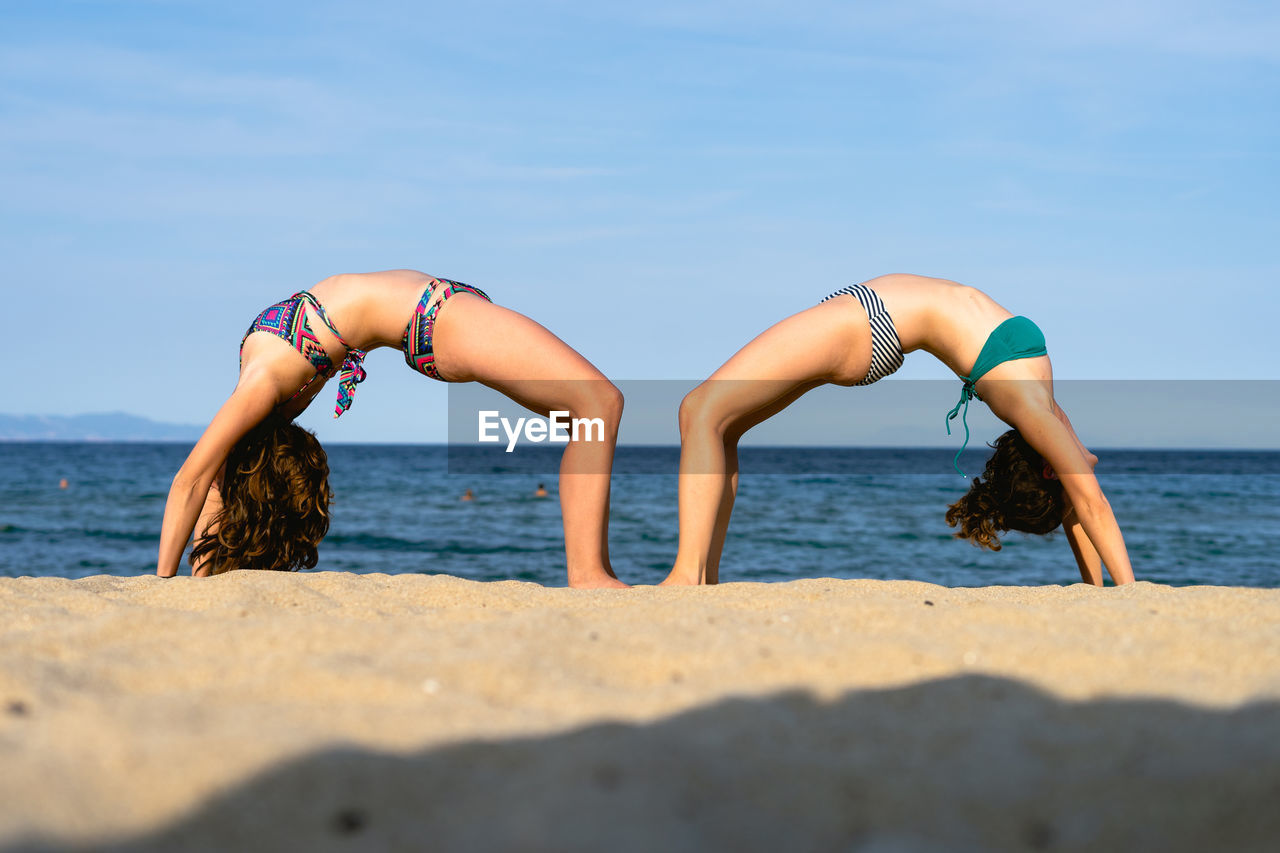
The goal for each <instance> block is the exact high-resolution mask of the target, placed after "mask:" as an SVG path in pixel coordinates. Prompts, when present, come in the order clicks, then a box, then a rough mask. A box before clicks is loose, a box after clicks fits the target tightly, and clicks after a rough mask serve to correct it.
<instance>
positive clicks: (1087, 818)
mask: <svg viewBox="0 0 1280 853" xmlns="http://www.w3.org/2000/svg"><path fill="white" fill-rule="evenodd" d="M1277 842H1280V705H1278V704H1277V703H1273V702H1268V703H1256V704H1252V705H1249V706H1245V707H1242V708H1237V709H1233V710H1228V711H1217V710H1212V709H1204V708H1196V707H1191V706H1187V705H1183V704H1179V703H1176V702H1170V701H1163V700H1161V701H1145V700H1134V699H1124V700H1109V699H1104V700H1096V701H1088V702H1082V703H1072V702H1065V701H1062V700H1060V699H1057V698H1055V697H1053V696H1050V695H1048V694H1046V693H1044V692H1042V691H1040V690H1037V689H1034V688H1031V687H1028V686H1027V685H1025V684H1022V683H1019V682H1016V681H1010V680H1007V679H1003V678H994V677H987V676H978V675H970V676H962V677H955V678H948V679H944V680H939V681H934V682H926V683H920V684H915V685H911V686H907V687H901V688H895V689H885V690H874V691H858V692H852V693H848V694H846V695H844V696H843V697H841V698H839V699H837V700H835V701H832V702H819V701H816V700H815V699H814V698H812V697H811V696H808V695H806V694H801V693H785V694H781V695H773V696H766V697H760V698H748V699H733V700H727V701H722V702H719V703H717V704H715V705H711V706H707V707H702V708H697V709H695V710H692V711H689V712H686V713H683V714H680V715H678V716H674V717H669V718H666V719H663V720H660V721H658V722H654V723H651V724H644V725H631V724H626V725H623V724H602V725H593V726H589V727H586V728H583V729H580V730H576V731H570V732H566V733H562V734H557V735H553V736H547V737H536V738H522V739H508V740H498V741H491V742H484V741H474V742H467V743H461V744H456V745H451V746H446V747H442V748H435V749H429V750H425V751H422V752H419V753H415V754H408V755H388V754H378V753H372V752H369V751H366V750H359V749H334V750H329V751H324V752H320V753H317V754H313V755H309V756H307V757H305V758H302V759H299V760H295V761H292V762H289V763H285V764H282V765H279V766H277V767H275V768H273V769H272V770H270V771H269V772H266V773H263V774H261V775H259V776H257V777H255V778H250V779H246V780H245V781H244V782H242V783H241V784H239V785H238V786H236V787H235V788H234V789H233V790H230V791H229V792H228V793H226V794H225V795H223V796H221V797H218V798H216V799H213V800H211V801H209V802H208V803H206V804H205V805H204V806H203V807H202V808H201V809H200V810H198V811H197V812H195V813H193V814H190V815H188V816H186V817H185V818H183V819H182V820H180V821H178V822H177V823H175V824H173V825H171V826H168V827H166V828H163V829H161V830H159V831H158V832H156V833H155V834H152V835H148V836H145V837H140V838H136V839H132V840H129V841H127V842H124V843H122V844H120V845H118V847H115V848H112V849H121V850H166V851H167V850H186V849H201V850H245V849H295V850H306V851H323V850H354V849H373V850H376V849H430V850H477V851H480V850H485V851H487V850H547V851H552V850H556V851H558V850H610V851H630V850H636V851H676V850H690V851H693V850H697V851H704V850H733V851H737V850H771V851H772V850H788V851H790V850H865V851H914V850H1083V849H1086V848H1087V849H1091V850H1159V851H1170V850H1194V851H1204V850H1214V849H1218V850H1264V849H1268V850H1274V849H1277V848H1276V847H1275V846H1274V845H1275V844H1276V843H1277ZM22 846H23V848H24V849H41V848H40V847H39V846H38V845H31V844H26V845H22Z"/></svg>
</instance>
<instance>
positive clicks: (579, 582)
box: [569, 574, 631, 589]
mask: <svg viewBox="0 0 1280 853" xmlns="http://www.w3.org/2000/svg"><path fill="white" fill-rule="evenodd" d="M569 588H570V589H631V584H629V583H623V582H622V581H620V580H618V579H617V578H615V577H613V576H612V575H606V574H601V575H598V576H597V575H592V576H591V577H586V578H571V579H570V580H569Z"/></svg>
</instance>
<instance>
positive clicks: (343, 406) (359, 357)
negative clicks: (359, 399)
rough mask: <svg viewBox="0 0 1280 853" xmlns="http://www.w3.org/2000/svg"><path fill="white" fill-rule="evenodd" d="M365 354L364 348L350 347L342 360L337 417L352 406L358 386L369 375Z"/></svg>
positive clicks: (335, 412)
mask: <svg viewBox="0 0 1280 853" xmlns="http://www.w3.org/2000/svg"><path fill="white" fill-rule="evenodd" d="M365 355H366V353H365V351H364V350H362V349H349V350H347V357H346V358H345V359H343V360H342V376H341V377H340V378H339V379H338V404H337V405H336V406H334V407H333V416H334V417H335V418H336V417H338V416H339V415H341V414H342V413H343V412H345V411H346V410H347V409H349V408H351V401H352V399H353V398H354V397H355V393H356V386H357V385H359V384H360V383H361V382H363V381H364V380H365V379H367V378H368V376H369V374H368V373H367V372H365V369H364V357H365Z"/></svg>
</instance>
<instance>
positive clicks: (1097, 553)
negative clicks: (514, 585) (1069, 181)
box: [664, 275, 1133, 585]
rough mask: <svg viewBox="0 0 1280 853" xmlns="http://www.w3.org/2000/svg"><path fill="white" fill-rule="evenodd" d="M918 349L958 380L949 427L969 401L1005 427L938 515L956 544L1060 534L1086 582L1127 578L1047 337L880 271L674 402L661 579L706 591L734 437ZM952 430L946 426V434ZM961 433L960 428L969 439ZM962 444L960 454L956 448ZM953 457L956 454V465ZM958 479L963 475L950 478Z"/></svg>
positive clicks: (723, 524)
mask: <svg viewBox="0 0 1280 853" xmlns="http://www.w3.org/2000/svg"><path fill="white" fill-rule="evenodd" d="M917 349H922V350H924V351H926V352H928V353H930V354H931V355H933V356H934V357H935V358H937V359H938V360H939V361H941V362H942V363H943V364H945V365H946V366H947V367H949V368H951V369H952V370H953V371H955V372H956V374H957V375H958V376H960V377H961V378H962V379H963V380H964V387H963V389H962V392H961V397H960V402H959V403H958V404H957V405H956V407H955V408H954V409H952V410H951V413H950V414H949V415H948V416H947V420H948V423H949V422H950V420H951V419H953V418H955V417H957V416H958V415H959V416H961V417H962V418H963V415H962V414H961V409H962V407H963V409H964V412H966V413H967V411H968V405H969V400H970V399H971V398H972V397H975V396H978V397H979V399H981V400H982V401H983V402H985V403H986V404H987V405H988V406H989V407H990V408H991V411H992V412H994V413H995V414H996V416H997V417H999V418H1000V419H1001V420H1003V421H1005V422H1006V423H1008V424H1009V425H1010V426H1011V427H1013V429H1011V430H1009V431H1008V432H1006V433H1005V434H1004V435H1002V436H1000V438H999V439H997V440H996V443H995V445H994V447H995V453H993V454H992V456H991V459H990V460H989V461H988V462H987V465H986V469H985V470H984V471H983V475H982V477H981V478H975V479H974V480H973V485H972V487H971V488H970V490H969V492H968V494H966V495H965V496H964V497H963V498H961V499H960V500H959V501H957V502H956V503H954V504H952V506H951V507H950V509H949V510H948V511H947V516H946V518H947V522H948V524H951V525H952V526H953V527H954V526H957V525H958V526H959V527H960V531H959V532H958V533H957V534H956V536H957V537H959V538H963V539H968V540H970V541H971V542H973V543H974V544H975V545H980V546H984V547H988V548H991V549H992V550H997V551H998V550H999V549H1000V543H999V538H998V537H999V534H1000V533H1001V532H1004V531H1007V530H1020V531H1025V532H1028V533H1049V532H1050V531H1052V530H1054V529H1056V528H1057V527H1059V526H1061V527H1062V528H1063V530H1064V531H1065V532H1066V537H1067V541H1068V543H1069V544H1070V545H1071V550H1072V552H1073V553H1074V554H1075V558H1076V564H1077V566H1078V568H1079V569H1080V575H1081V577H1082V578H1083V579H1084V580H1085V582H1087V583H1092V584H1097V585H1101V584H1102V567H1103V565H1104V564H1105V566H1106V568H1107V570H1108V572H1109V573H1110V574H1111V577H1112V579H1113V580H1114V581H1115V582H1116V583H1117V584H1123V583H1129V582H1131V581H1132V580H1133V570H1132V568H1131V567H1130V565H1129V554H1128V552H1127V550H1126V549H1125V544H1124V537H1123V536H1122V535H1121V533H1120V526H1119V525H1118V524H1117V523H1116V519H1115V515H1114V514H1112V511H1111V506H1110V504H1109V503H1107V499H1106V497H1105V496H1104V495H1103V494H1102V489H1101V488H1100V487H1099V485H1098V480H1097V478H1096V477H1095V476H1094V474H1093V466H1094V465H1095V464H1096V463H1097V461H1098V459H1097V457H1096V456H1094V455H1093V454H1092V453H1090V452H1089V451H1088V450H1087V449H1085V447H1084V445H1083V444H1081V443H1080V439H1079V438H1077V437H1076V434H1075V430H1073V429H1072V428H1071V422H1070V421H1069V420H1068V419H1067V415H1066V413H1065V412H1063V411H1062V409H1061V408H1060V407H1059V406H1058V405H1057V403H1056V402H1055V401H1054V398H1053V370H1052V368H1051V366H1050V364H1049V357H1048V352H1047V350H1046V349H1045V346H1044V336H1043V335H1042V334H1041V333H1040V330H1039V328H1037V327H1036V325H1035V323H1033V322H1031V321H1030V320H1028V319H1027V318H1026V317H1014V316H1013V315H1012V314H1010V313H1009V312H1008V311H1006V310H1005V309H1004V308H1002V307H1001V306H1000V305H998V304H997V303H996V302H995V301H994V300H993V299H992V298H991V297H990V296H987V295H986V294H985V293H982V292H981V291H979V290H975V289H974V288H971V287H964V286H962V285H959V284H957V283H955V282H952V281H946V280H943V279H936V278H924V277H922V276H914V275H888V276H882V277H880V278H877V279H873V280H871V281H868V282H866V283H865V284H858V285H853V286H851V287H847V288H844V289H843V290H839V291H836V292H835V293H833V294H831V296H829V297H827V298H826V299H824V300H823V301H822V303H821V304H819V305H816V306H814V307H813V308H810V309H808V310H806V311H801V312H800V313H799V314H796V315H794V316H792V317H788V318H787V319H785V320H783V321H781V322H780V323H777V324H776V325H774V326H773V327H771V328H769V329H767V330H765V331H764V332H763V333H762V334H761V335H760V336H759V337H757V338H756V339H755V340H753V341H751V342H750V343H748V344H747V345H746V346H745V347H743V348H742V349H741V350H739V351H738V352H737V353H736V354H735V355H734V356H733V357H732V358H730V359H729V360H728V361H727V362H725V363H724V365H723V366H721V367H720V368H719V369H718V370H716V372H715V373H713V374H711V377H710V378H709V379H708V380H707V381H706V382H703V383H702V384H701V385H699V386H698V387H697V388H695V389H694V390H693V391H691V392H690V393H689V394H688V396H686V397H685V399H684V401H683V402H682V403H681V405H680V445H681V448H680V486H679V492H680V516H679V517H680V545H679V549H678V552H677V554H676V559H675V565H674V566H673V568H672V569H671V573H670V574H669V575H668V577H667V579H666V581H664V583H668V584H700V583H716V582H717V580H718V574H719V564H720V552H721V550H722V549H723V547H724V540H725V535H726V533H727V532H728V528H729V516H730V514H731V513H732V512H733V501H734V496H735V494H736V492H737V486H738V440H739V439H740V438H741V437H742V435H743V433H745V432H746V431H747V430H749V429H750V428H751V427H753V426H755V425H756V424H758V423H761V422H762V421H764V420H766V419H768V418H770V417H772V416H773V415H775V414H777V413H778V412H780V411H782V410H783V409H784V408H786V407H787V406H789V405H790V404H791V403H793V402H795V401H796V400H797V399H798V398H799V397H800V396H801V395H802V394H804V393H805V392H806V391H810V390H812V389H813V388H816V387H818V386H819V385H824V384H827V383H833V384H836V385H870V384H871V383H873V382H876V381H877V380H879V379H883V378H884V377H885V376H888V375H889V374H891V373H893V372H894V371H895V370H897V369H898V368H899V367H901V366H902V360H903V355H904V353H907V352H911V351H913V350H917ZM948 431H950V427H949V426H948ZM968 433H969V428H968V425H967V424H966V425H965V440H966V442H967V441H968ZM962 449H963V448H962ZM959 458H960V456H959V453H957V454H956V460H957V465H958V461H959ZM956 470H957V471H959V468H958V467H957V469H956Z"/></svg>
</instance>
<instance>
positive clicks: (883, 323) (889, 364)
mask: <svg viewBox="0 0 1280 853" xmlns="http://www.w3.org/2000/svg"><path fill="white" fill-rule="evenodd" d="M846 295H847V296H852V297H853V298H854V299H857V300H858V301H859V302H860V303H862V307H863V308H864V309H866V312H867V319H868V320H869V321H870V323H871V368H870V369H869V370H867V375H866V376H864V377H863V378H862V380H861V381H860V382H857V383H855V384H857V385H870V384H871V383H873V382H878V381H880V380H881V379H884V378H885V377H886V376H889V375H890V374H892V373H894V372H895V371H896V370H897V369H898V368H899V367H902V361H903V353H902V341H900V340H899V339H898V330H897V328H895V327H894V325H893V318H892V317H890V316H889V312H888V311H886V310H885V307H884V302H883V301H881V299H880V297H879V296H877V295H876V292H875V291H874V290H872V289H871V288H869V287H867V286H866V285H865V284H851V285H849V286H848V287H842V288H840V289H839V290H837V291H836V292H835V293H833V294H831V295H830V296H828V297H827V299H835V298H836V297H837V296H846ZM827 299H824V300H822V301H823V302H826V301H827Z"/></svg>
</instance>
